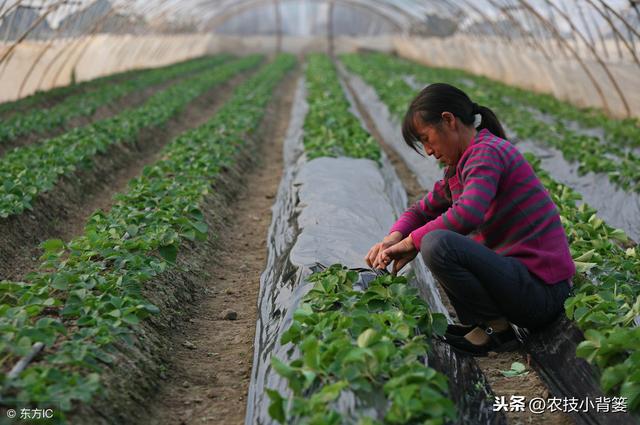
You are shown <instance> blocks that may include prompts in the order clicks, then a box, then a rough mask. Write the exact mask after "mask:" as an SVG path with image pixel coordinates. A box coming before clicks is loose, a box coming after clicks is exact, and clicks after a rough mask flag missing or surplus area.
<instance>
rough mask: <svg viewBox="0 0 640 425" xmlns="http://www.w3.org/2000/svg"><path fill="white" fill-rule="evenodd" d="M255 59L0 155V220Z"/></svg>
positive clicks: (211, 71) (223, 67)
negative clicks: (45, 139) (110, 148)
mask: <svg viewBox="0 0 640 425" xmlns="http://www.w3.org/2000/svg"><path fill="white" fill-rule="evenodd" d="M261 60H262V58H261V57H260V56H248V57H246V58H242V59H239V60H236V61H232V62H229V63H225V64H223V65H220V66H219V67H215V68H213V69H207V70H206V71H203V72H201V73H199V74H196V75H195V76H193V77H191V78H189V79H186V80H185V81H182V82H179V83H177V84H174V85H172V86H171V87H169V88H167V89H165V90H162V91H160V92H158V93H156V94H155V95H153V96H152V97H151V98H150V99H149V100H147V102H146V103H145V104H144V105H142V106H140V107H138V108H133V109H130V110H125V111H123V112H121V113H119V114H118V115H116V116H114V117H112V118H108V119H105V120H102V121H98V122H96V123H94V124H91V125H89V126H86V127H82V128H76V129H74V130H71V131H70V132H68V133H65V134H63V135H61V136H59V137H56V138H53V139H50V140H48V141H46V142H43V143H40V144H35V145H30V146H25V147H22V148H18V149H15V150H13V151H11V152H9V153H8V154H7V155H5V156H3V157H2V158H0V182H2V185H0V218H6V217H8V216H10V215H15V214H20V213H22V212H23V211H24V210H25V209H31V208H32V202H33V200H34V198H35V197H36V196H38V195H39V194H40V193H42V192H45V191H48V190H50V189H51V188H53V186H54V185H55V183H56V182H57V181H58V179H59V178H60V176H62V175H67V174H70V173H72V172H74V171H75V170H76V169H77V168H78V167H81V166H85V167H86V166H89V165H90V164H91V161H92V158H94V157H95V156H96V155H97V154H98V153H104V152H106V150H107V149H108V147H109V146H110V145H112V144H116V143H132V142H134V141H136V140H137V138H138V134H139V132H140V131H141V130H142V129H145V128H154V127H160V126H161V125H163V124H165V123H166V122H167V121H168V120H169V119H170V118H171V117H173V116H175V115H177V114H178V113H179V112H180V111H181V110H182V109H183V108H184V107H185V106H186V105H187V104H188V103H189V102H191V101H192V100H193V99H195V98H196V97H198V96H199V95H201V94H202V93H204V92H205V91H206V90H209V89H211V88H212V87H214V86H216V85H218V84H220V83H222V82H223V81H226V80H228V79H229V78H231V77H233V76H234V75H236V74H237V73H238V72H240V71H242V70H246V69H250V68H252V67H255V66H257V64H258V63H259V62H260V61H261Z"/></svg>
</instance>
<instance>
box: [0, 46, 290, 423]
mask: <svg viewBox="0 0 640 425" xmlns="http://www.w3.org/2000/svg"><path fill="white" fill-rule="evenodd" d="M256 61H257V59H256V58H249V59H246V60H245V62H243V63H244V64H245V66H249V65H251V64H254V65H255V64H256ZM294 64H295V58H294V57H293V56H290V55H281V56H278V57H277V58H276V59H275V60H274V61H273V62H271V63H270V64H268V65H266V66H265V67H263V68H262V69H261V70H260V71H259V72H258V73H257V74H256V75H255V76H253V77H252V78H250V79H249V80H248V81H247V82H245V83H244V84H242V85H241V86H239V87H238V88H237V89H236V91H235V92H234V94H233V96H232V98H231V99H230V100H229V101H228V102H227V103H225V105H224V106H223V107H222V108H221V109H220V110H219V111H218V113H217V114H216V115H215V116H214V117H213V118H212V119H211V120H210V121H208V122H207V123H206V124H204V125H202V126H201V127H199V128H197V129H194V130H191V131H188V132H186V133H184V134H183V135H181V136H179V137H178V138H176V139H175V140H173V141H172V142H171V143H170V144H169V145H167V146H166V147H165V149H164V150H163V151H162V155H161V158H163V159H162V160H160V161H159V162H157V163H156V164H154V165H152V166H149V167H146V168H145V170H144V172H143V173H142V175H141V176H139V177H138V178H136V179H134V180H132V181H131V182H130V184H129V188H128V191H127V192H126V193H123V194H120V195H117V196H116V198H115V201H116V202H115V204H114V205H113V206H112V208H111V209H110V210H109V211H108V212H103V211H97V212H96V213H94V214H93V215H92V216H91V218H90V219H89V221H88V223H87V225H86V227H85V229H84V234H83V235H82V236H79V237H77V238H75V239H73V240H72V241H70V242H68V243H64V242H63V241H59V240H50V241H47V242H45V243H44V244H43V248H44V255H43V257H42V260H43V263H42V265H41V268H40V270H39V271H37V272H35V273H31V274H30V275H28V276H27V277H26V278H25V281H24V282H8V281H3V282H0V330H1V332H0V359H2V360H1V363H0V367H1V369H0V386H1V393H0V395H1V397H2V400H3V403H6V404H10V405H15V404H16V403H18V402H20V403H27V404H38V405H39V406H42V405H43V404H45V403H50V402H51V400H56V401H57V403H59V407H60V409H61V412H64V411H69V410H71V409H72V408H73V404H74V403H76V402H84V403H87V402H90V400H91V399H92V398H93V396H94V395H95V394H96V393H99V392H100V391H101V390H102V385H101V377H102V366H103V365H104V364H109V363H111V362H112V352H113V351H112V350H113V344H114V342H116V341H120V342H129V343H131V341H132V338H131V333H132V332H135V330H136V329H138V325H139V324H140V322H141V321H143V320H144V319H145V318H146V317H148V316H149V315H152V314H156V313H158V312H159V309H158V307H157V306H155V305H153V304H151V303H149V302H148V301H147V300H146V299H145V298H144V297H143V296H142V288H143V286H144V285H145V283H147V282H149V281H150V280H151V279H153V278H154V277H156V276H158V275H160V274H161V273H163V272H165V271H166V270H168V269H170V268H174V267H176V260H177V256H178V255H179V252H180V247H181V245H182V244H183V243H184V242H185V241H193V242H194V243H198V242H201V241H203V240H204V239H206V238H207V235H208V233H209V229H208V227H207V224H206V222H205V219H204V214H203V212H202V210H201V205H202V203H203V201H204V198H205V197H206V196H207V195H208V194H209V193H210V192H211V190H215V189H216V188H215V187H213V188H212V186H211V183H212V182H213V181H214V180H215V179H216V178H217V177H219V176H220V173H222V172H223V170H224V169H225V168H226V167H230V166H232V165H234V164H235V161H236V160H237V157H238V154H239V152H240V151H241V150H242V149H244V148H245V147H246V144H247V141H248V138H249V137H250V136H251V135H252V133H253V132H254V131H255V129H256V128H257V126H258V125H259V123H260V121H261V119H262V117H263V115H264V113H265V109H266V105H267V103H268V101H269V100H270V99H271V97H272V92H273V89H274V87H275V86H276V84H277V83H278V82H279V81H280V80H281V79H282V78H283V76H284V75H285V73H286V72H287V71H288V70H290V69H291V68H292V67H293V66H294ZM231 69H232V68H230V70H231ZM235 69H236V70H237V69H238V65H236V68H235ZM214 72H215V71H214ZM215 75H218V76H219V74H215ZM35 342H43V343H44V344H45V350H44V352H43V355H42V357H41V358H40V359H38V361H36V362H34V363H33V364H31V365H30V366H29V367H27V368H26V369H25V370H24V371H23V372H21V373H20V374H19V375H18V377H17V378H14V379H9V378H8V376H7V372H8V370H10V368H11V366H13V365H14V364H15V363H16V362H17V360H18V359H19V358H20V357H22V356H24V355H25V354H26V353H27V352H29V350H30V349H31V346H32V344H33V343H35Z"/></svg>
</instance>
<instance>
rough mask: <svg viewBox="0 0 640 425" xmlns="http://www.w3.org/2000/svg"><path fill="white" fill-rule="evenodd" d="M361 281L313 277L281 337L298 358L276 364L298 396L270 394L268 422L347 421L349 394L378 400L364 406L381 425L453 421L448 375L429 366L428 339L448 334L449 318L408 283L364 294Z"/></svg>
mask: <svg viewBox="0 0 640 425" xmlns="http://www.w3.org/2000/svg"><path fill="white" fill-rule="evenodd" d="M357 278H358V274H357V273H356V272H354V271H350V270H347V269H346V268H344V267H343V266H342V265H339V264H336V265H333V266H331V267H330V268H328V269H326V270H324V271H322V272H318V273H315V274H313V275H311V276H310V277H309V278H308V280H309V282H312V283H313V287H312V288H311V290H310V291H309V292H308V294H307V295H306V296H305V297H304V298H303V299H302V302H301V304H300V306H299V307H298V309H297V310H296V311H295V313H294V316H293V323H292V324H291V326H290V327H289V329H288V330H287V331H286V332H285V333H284V334H283V335H282V338H281V343H282V344H288V343H290V344H292V347H295V348H296V349H297V350H298V351H299V353H300V355H299V358H298V359H296V360H293V361H291V362H290V363H286V362H283V361H281V360H279V359H278V358H276V357H272V359H271V364H272V366H273V368H274V369H275V370H276V372H278V374H280V375H281V376H283V377H284V378H285V379H286V380H287V382H288V385H289V388H290V389H291V391H292V393H293V395H292V397H291V398H290V399H289V400H287V398H286V397H285V396H283V395H281V394H280V393H278V392H277V391H275V390H271V389H269V390H267V391H268V395H269V398H270V400H271V405H270V407H269V413H270V415H271V417H272V418H273V419H275V420H277V421H278V422H280V423H288V422H293V423H308V424H320V423H323V424H325V423H333V424H339V423H344V422H345V419H346V418H345V417H343V415H344V414H345V413H340V412H339V411H338V409H337V408H336V405H335V402H336V400H338V399H339V398H340V397H341V395H343V394H344V393H352V394H355V395H356V396H357V397H358V399H359V400H377V402H376V403H377V404H376V405H375V406H360V407H362V408H367V407H375V408H377V409H382V411H383V415H384V423H390V424H401V423H428V424H437V423H440V424H441V423H444V422H445V421H446V420H449V419H451V420H453V419H455V417H456V410H455V406H454V404H453V402H452V401H451V400H450V399H449V398H447V391H448V387H447V379H446V377H445V376H444V375H442V374H441V373H439V372H437V371H435V370H434V369H432V368H430V367H427V366H425V356H426V355H427V352H428V349H429V343H428V341H429V338H431V337H432V336H434V335H442V334H444V332H445V331H446V328H447V321H446V318H445V317H444V315H442V314H439V313H431V312H430V311H429V308H428V306H427V304H426V303H425V302H424V301H423V300H422V299H421V298H420V297H419V295H418V293H417V289H415V288H412V287H410V286H408V285H407V281H406V278H404V277H400V276H398V277H396V276H391V275H387V276H383V277H378V278H377V279H375V280H374V281H373V282H371V283H370V284H369V286H368V287H367V288H366V289H365V290H363V291H360V290H357V289H355V288H354V287H353V284H354V282H356V280H357ZM292 353H293V348H291V349H290V350H289V354H292ZM380 397H382V399H381V398H380ZM351 419H354V420H360V422H358V423H370V424H373V423H379V422H377V421H375V420H373V419H366V420H365V419H363V418H351ZM354 422H355V421H354Z"/></svg>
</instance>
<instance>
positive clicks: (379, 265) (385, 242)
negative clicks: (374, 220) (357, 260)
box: [364, 232, 404, 269]
mask: <svg viewBox="0 0 640 425" xmlns="http://www.w3.org/2000/svg"><path fill="white" fill-rule="evenodd" d="M402 239H404V237H403V236H402V233H400V232H393V233H391V234H389V235H387V236H385V238H384V239H382V242H378V243H377V244H375V245H374V246H372V247H371V249H370V250H369V252H368V253H367V256H366V257H365V258H364V260H365V261H366V262H367V265H368V266H369V267H371V268H374V269H385V268H387V266H388V264H386V263H385V262H384V261H383V260H382V255H381V254H382V251H384V250H385V249H387V248H389V247H390V246H393V245H395V244H397V243H398V242H400V241H401V240H402Z"/></svg>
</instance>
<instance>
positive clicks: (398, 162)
mask: <svg viewBox="0 0 640 425" xmlns="http://www.w3.org/2000/svg"><path fill="white" fill-rule="evenodd" d="M344 82H345V85H346V86H347V87H350V86H349V83H348V81H346V80H345V81H344ZM350 91H351V92H352V94H353V95H354V96H353V97H354V99H355V102H356V106H357V108H358V112H359V113H360V114H361V115H362V117H363V119H364V121H365V124H366V126H367V129H368V130H369V132H370V133H371V135H372V136H373V137H374V138H375V139H376V140H377V141H378V142H379V143H380V146H381V147H382V149H383V150H384V152H385V153H386V155H387V156H388V158H389V161H390V162H391V164H392V165H393V167H394V168H395V170H396V173H397V174H398V177H399V178H400V180H401V181H402V184H403V186H404V187H405V190H406V191H407V197H408V200H409V203H410V204H412V203H414V202H416V201H417V200H418V199H420V198H421V197H423V196H424V194H425V193H426V192H425V189H424V188H422V187H421V186H420V184H419V183H418V179H417V178H416V176H415V175H414V174H413V173H412V172H411V170H410V169H409V167H408V166H407V165H406V164H405V162H404V161H403V160H402V158H401V156H400V155H399V154H398V153H397V152H396V151H395V150H394V149H393V148H392V147H390V146H389V145H388V144H386V143H385V140H384V138H383V137H382V135H381V134H380V132H379V131H378V129H377V126H376V123H375V121H374V120H373V119H372V117H371V115H370V114H369V113H368V112H367V109H366V108H365V107H364V106H363V105H362V103H361V101H360V99H359V98H358V96H357V93H356V92H355V91H354V90H353V89H351V88H350ZM398 137H400V135H398ZM437 288H438V293H439V294H440V298H441V299H442V302H443V304H444V305H445V307H446V308H447V311H448V312H449V314H450V315H451V317H453V318H456V317H457V315H456V312H455V310H454V309H453V306H452V305H451V302H450V301H449V298H448V297H447V294H446V293H445V292H444V291H443V290H442V288H441V287H440V285H437ZM476 361H477V363H478V366H479V367H480V369H481V370H482V372H483V373H484V375H485V377H486V378H487V381H488V384H489V385H490V386H491V389H492V390H493V392H494V393H495V395H496V396H497V397H500V396H504V397H505V399H506V402H507V403H509V401H510V398H511V396H524V397H525V400H526V401H527V402H528V401H529V400H531V399H532V398H535V397H542V398H545V399H546V398H547V397H549V391H548V389H547V388H546V386H545V385H544V383H543V382H542V380H541V379H540V377H539V376H538V374H537V373H536V372H535V371H534V370H533V369H532V368H531V366H530V359H529V357H528V355H527V354H526V353H524V352H511V353H489V356H488V357H479V358H476ZM513 362H521V363H524V364H526V365H527V370H528V372H529V373H528V374H527V375H524V376H516V377H510V378H507V377H505V376H503V374H502V372H501V371H506V370H509V369H511V364H512V363H513ZM505 414H506V417H507V421H508V423H509V424H510V425H520V424H522V425H524V424H527V425H529V424H554V425H556V424H557V425H570V424H573V423H574V422H573V420H572V419H571V418H570V417H569V416H568V415H565V414H563V413H562V412H553V413H550V412H547V411H545V412H544V413H543V414H534V413H532V412H530V411H527V410H526V409H525V411H524V412H505Z"/></svg>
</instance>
